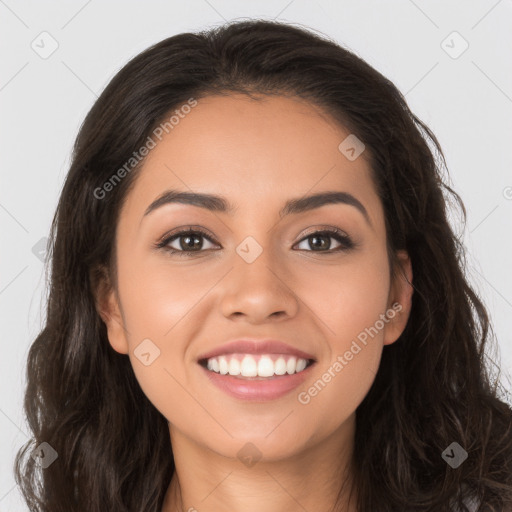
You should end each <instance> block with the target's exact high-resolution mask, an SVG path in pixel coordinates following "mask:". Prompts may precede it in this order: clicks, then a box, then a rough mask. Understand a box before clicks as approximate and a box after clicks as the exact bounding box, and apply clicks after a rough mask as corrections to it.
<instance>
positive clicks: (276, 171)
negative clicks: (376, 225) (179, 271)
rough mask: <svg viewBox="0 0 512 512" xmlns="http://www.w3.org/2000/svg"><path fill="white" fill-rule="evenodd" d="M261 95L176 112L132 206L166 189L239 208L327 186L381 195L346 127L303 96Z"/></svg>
mask: <svg viewBox="0 0 512 512" xmlns="http://www.w3.org/2000/svg"><path fill="white" fill-rule="evenodd" d="M260 98H261V99H257V100H255V99H252V98H249V97H248V96H246V95H232V96H209V97H205V98H201V99H200V100H198V102H197V105H196V106H195V107H192V108H190V109H187V111H188V113H187V114H183V113H182V114H181V116H179V117H175V118H174V124H173V125H172V128H171V127H170V125H168V126H167V131H168V133H165V132H164V134H163V136H161V140H158V139H155V142H156V145H155V147H154V148H153V149H152V150H151V151H150V152H149V154H148V156H147V157H146V160H145V162H144V164H143V166H142V168H141V170H140V171H139V172H140V175H139V176H138V177H137V180H136V183H135V186H134V189H133V190H132V192H131V194H130V196H131V197H129V198H128V201H127V203H129V204H131V207H130V210H133V209H134V208H132V207H135V206H136V209H137V210H138V214H139V216H142V215H143V213H144V210H145V208H147V206H148V205H149V203H150V202H151V201H153V200H154V199H155V197H156V196H158V195H160V194H161V193H162V192H163V191H164V190H165V189H181V190H184V191H194V192H203V193H213V194H217V195H223V196H225V197H227V198H228V199H229V202H230V203H232V204H233V205H234V206H236V207H237V210H238V209H239V208H243V209H248V210H251V209H254V210H255V211H257V210H258V209H260V210H261V206H262V201H263V200H264V202H265V204H267V205H268V207H269V208H270V207H271V205H272V204H275V205H276V207H281V206H282V203H284V202H285V201H286V199H288V198H290V197H300V196H304V195H307V194H310V193H314V192H319V191H325V190H339V191H344V192H347V193H350V194H354V195H358V197H359V199H360V200H361V201H365V202H367V203H372V202H375V201H376V200H377V201H378V198H377V196H376V192H375V187H374V184H373V181H372V179H371V175H370V167H369V165H368V163H367V161H366V159H365V158H364V156H365V155H364V153H363V154H362V155H361V156H360V157H359V158H357V159H356V160H353V161H350V160H349V159H347V157H346V156H345V155H344V154H343V153H342V152H341V151H340V149H339V145H340V143H342V141H344V140H345V139H346V138H347V137H348V136H349V135H350V133H349V132H348V131H347V130H346V129H345V128H344V127H343V126H341V125H339V124H338V123H337V122H336V121H334V120H333V119H332V118H331V117H330V116H328V115H327V114H326V113H325V112H324V111H322V110H321V109H320V108H319V107H317V106H315V105H312V104H311V103H309V102H306V101H305V100H302V99H299V98H294V97H293V98H292V97H283V96H265V97H260ZM176 110H178V112H179V106H178V107H176V108H175V109H174V111H176ZM171 115H172V112H171V113H170V114H169V117H170V116H171ZM176 120H177V121H178V122H176ZM153 138H154V137H153ZM133 203H138V204H137V205H135V204H133ZM127 206H128V205H127ZM369 210H371V205H370V206H369ZM369 213H370V216H371V217H372V216H374V215H375V214H376V213H375V212H373V214H372V212H371V211H370V212H369Z"/></svg>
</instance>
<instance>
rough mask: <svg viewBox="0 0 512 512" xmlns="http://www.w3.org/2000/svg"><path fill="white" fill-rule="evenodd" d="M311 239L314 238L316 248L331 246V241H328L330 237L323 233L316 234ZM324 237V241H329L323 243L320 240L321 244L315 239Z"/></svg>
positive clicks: (313, 244)
mask: <svg viewBox="0 0 512 512" xmlns="http://www.w3.org/2000/svg"><path fill="white" fill-rule="evenodd" d="M311 239H312V240H313V243H312V246H314V247H316V248H320V249H322V248H327V249H328V248H329V245H330V243H329V241H328V237H326V236H325V235H321V236H318V235H314V236H313V237H312V238H311ZM322 239H323V240H324V242H325V241H327V242H326V243H321V242H320V244H318V243H316V242H315V241H318V240H322Z"/></svg>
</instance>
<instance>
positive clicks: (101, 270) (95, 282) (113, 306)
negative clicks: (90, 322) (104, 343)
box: [91, 266, 128, 354]
mask: <svg viewBox="0 0 512 512" xmlns="http://www.w3.org/2000/svg"><path fill="white" fill-rule="evenodd" d="M91 285H92V290H93V294H94V300H95V304H96V311H97V312H98V314H99V315H100V317H101V319H102V320H103V322H104V323H105V325H106V327H107V335H108V341H109V343H110V345H111V346H112V348H113V349H114V350H115V351H116V352H119V353H120V354H128V340H127V336H126V328H125V327H124V319H123V315H122V312H121V307H120V305H119V299H118V296H117V292H116V290H115V289H114V287H113V286H112V283H111V279H110V273H109V271H108V269H107V268H106V267H104V266H101V267H98V268H96V269H94V270H93V271H92V272H91Z"/></svg>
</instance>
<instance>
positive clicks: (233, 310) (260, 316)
mask: <svg viewBox="0 0 512 512" xmlns="http://www.w3.org/2000/svg"><path fill="white" fill-rule="evenodd" d="M290 280H291V276H290V273H289V272H286V269H284V268H283V267H282V266H280V265H278V264H277V263H276V260H275V258H272V255H271V254H270V251H265V250H264V251H263V252H262V253H261V255H260V256H259V257H258V258H257V259H256V260H255V261H253V262H252V263H247V262H246V261H244V260H243V259H242V258H236V259H235V262H234V267H233V269H232V270H231V272H230V273H229V275H228V276H226V279H225V280H224V283H223V286H224V290H223V296H222V301H221V309H222V314H223V315H224V316H225V317H226V318H228V319H232V320H233V319H235V318H239V319H240V320H242V319H243V320H244V321H246V322H248V323H251V324H258V323H262V322H266V321H268V320H269V319H275V320H279V321H283V320H285V319H289V318H292V317H294V316H295V315H296V314H297V311H298V307H299V303H298V297H297V296H296V294H295V293H294V291H293V283H292V282H290Z"/></svg>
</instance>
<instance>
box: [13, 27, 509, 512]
mask: <svg viewBox="0 0 512 512" xmlns="http://www.w3.org/2000/svg"><path fill="white" fill-rule="evenodd" d="M233 93H243V94H247V95H249V96H250V97H256V96H258V95H260V96H261V95H288V96H295V97H300V98H303V99H306V100H308V101H309V102H310V103H311V104H314V105H315V106H317V107H319V108H320V109H323V111H324V112H326V113H327V114H328V115H329V116H331V118H332V119H334V120H336V121H337V122H338V123H339V124H340V125H341V126H343V127H345V128H346V129H348V130H350V133H353V134H355V135H356V136H357V137H358V138H359V139H360V140H362V141H363V142H364V144H365V146H366V154H367V155H369V161H370V164H371V165H370V167H371V171H372V173H373V179H374V181H375V184H376V186H377V189H378V192H379V196H380V199H381V201H382V204H383V207H384V212H385V224H386V232H387V243H388V251H389V255H390V261H391V262H393V260H394V255H395V253H396V251H398V250H401V249H405V250H406V251H407V252H408V253H409V255H410V257H411V261H412V267H413V273H414V283H413V285H414V294H413V300H412V310H411V313H410V317H409V321H408V323H407V326H406V328H405V330H404V332H403V334H402V335H401V337H400V338H399V339H398V341H397V342H395V343H394V344H392V345H389V346H386V347H384V351H383V354H382V358H381V364H380V368H379V370H378V373H377V375H376V378H375V382H374V383H373V386H372V387H371V389H370V390H369V392H368V394H367V395H366V397H365V398H364V400H363V402H362V403H361V404H360V406H359V407H358V409H357V412H356V438H355V443H356V446H355V451H354V453H356V454H357V457H356V458H355V460H354V478H355V484H356V487H357V491H358V510H359V511H360V512H391V511H393V512H397V511H407V512H412V511H418V512H420V511H425V512H426V511H434V510H435V511H436V512H443V511H453V510H457V511H461V512H467V511H468V510H470V509H469V508H468V503H469V501H468V500H474V503H476V505H475V506H478V510H481V511H484V510H485V511H496V512H497V511H502V512H503V511H505V510H511V509H512V410H511V407H510V404H508V403H507V399H506V398H505V396H506V395H505V393H506V390H504V389H503V387H502V385H501V384H500V383H499V375H498V376H496V377H495V378H494V379H493V375H492V372H491V367H492V366H493V365H494V366H495V367H497V366H498V365H496V363H493V361H492V359H490V358H489V357H488V356H487V355H486V351H485V347H486V343H488V342H489V341H490V340H491V341H494V338H495V336H494V334H493V331H492V327H491V325H490V321H489V318H488V314H487V312H486V309H485V307H484V305H483V303H482V302H481V300H480V299H479V297H478V296H477V294H476V292H475V291H474V290H473V289H472V287H471V286H470V284H469V283H468V281H467V277H466V269H467V265H466V256H465V252H464V251H465V249H464V246H463V245H462V243H461V242H460V240H459V238H458V236H457V235H456V234H455V233H454V231H453V230H452V228H451V226H450V223H449V221H448V206H450V205H453V206H454V207H457V208H458V211H459V212H460V213H461V214H462V218H463V221H464V223H465V221H466V211H465V208H464V204H463V202H462V200H461V199H460V197H459V196H458V195H457V193H456V192H454V191H453V190H452V189H451V188H450V186H449V185H448V184H447V180H448V177H447V176H448V175H447V171H446V162H445V158H444V155H443V153H442V150H441V148H440V145H439V143H438V141H437V139H436V137H435V136H434V134H433V133H432V132H431V131H430V129H429V128H428V127H427V126H426V125H425V124H424V123H423V122H422V121H421V120H419V119H418V118H417V117H416V116H415V115H414V114H413V113H412V112H411V111H410V109H409V108H408V106H407V103H406V101H405V99H404V96H403V95H402V94H401V93H400V92H399V91H398V89H397V88H396V87H395V86H394V85H393V84H392V83H391V82H390V81H389V80H388V79H386V78H385V77H384V76H382V75H381V74H380V73H379V72H378V71H376V70H375V69H374V68H372V67H371V66H370V65H369V64H368V63H366V62H365V61H364V60H362V59H361V58H359V57H358V56H357V55H355V54H354V53H353V52H351V51H349V50H347V49H346V48H344V47H342V46H340V45H339V44H337V43H336V42H335V41H332V40H330V39H329V38H328V37H325V36H323V35H319V34H317V33H314V32H313V31H311V30H307V29H305V28H303V27H301V26H293V25H289V24H285V23H279V22H271V21H264V20H252V21H238V22H232V23H228V24H225V25H223V26H220V27H215V28H212V29H210V30H205V31H202V32H198V33H183V34H178V35H175V36H173V37H169V38H167V39H165V40H163V41H161V42H159V43H157V44H155V45H153V46H151V47H150V48H148V49H146V50H145V51H143V52H142V53H140V54H139V55H137V56H136V57H134V58H133V59H132V60H130V61H129V62H128V63H127V64H126V65H125V66H124V67H122V69H121V70H120V71H119V72H118V73H117V74H116V75H115V76H114V78H113V79H112V80H111V81H110V83H109V84H108V85H107V87H106V88H105V89H104V91H103V93H102V94H101V96H100V97H99V98H98V99H97V101H96V102H95V104H94V105H93V107H92V108H91V110H90V111H89V113H88V114H87V116H86V118H85V120H84V122H83V124H82V125H81V127H80V130H79V133H78V135H77V138H76V141H75V144H74V147H73V156H72V163H71V166H70V169H69V172H68V174H67V176H66V179H65V182H64V185H63V189H62V192H61V195H60V199H59V202H58V206H57V210H56V213H55V216H54V218H53V222H52V226H51V230H50V238H49V244H48V254H49V256H50V259H49V261H51V267H49V269H47V273H48V275H47V279H48V283H47V285H48V286H49V295H48V298H47V309H46V318H45V323H44V327H43V328H42V330H41V332H40V334H39V335H38V336H37V338H36V339H35V340H34V341H33V343H32V345H31V347H30V350H29V354H28V361H27V387H26V390H25V398H24V411H25V413H26V416H27V420H28V424H29V426H30V429H31V432H32V433H33V437H32V439H31V440H30V441H29V442H27V443H26V444H25V445H24V446H23V447H21V448H20V450H19V451H18V453H17V456H16V461H15V467H14V471H15V476H16V482H17V483H18V485H19V486H20V488H21V490H22V493H23V496H24V499H25V501H26V502H27V504H28V505H29V507H30V510H31V511H38V512H64V511H66V512H81V511H86V510H87V511H88V512H99V511H105V510H109V511H112V512H133V511H145V512H160V511H161V507H162V504H163V500H164V495H165V492H166V490H167V487H168V485H169V483H170V480H171V477H172V475H173V472H174V470H175V467H174V462H173V457H172V447H171V443H170V437H169V429H168V425H167V420H166V418H164V416H163V415H162V414H161V413H160V412H159V411H157V410H156V408H155V407H154V406H153V405H152V403H151V402H150V401H149V400H148V398H147V397H146V396H145V394H144V393H143V392H142V390H141V388H140V386H139V384H138V382H137V379H136V378H135V375H134V372H133V370H132V367H131V364H130V361H129V358H128V356H127V355H124V354H119V353H117V352H115V351H114V350H113V349H112V347H111V346H110V344H109V342H108V338H107V331H106V326H105V324H104V323H103V321H102V320H101V318H100V316H99V314H98V309H97V305H96V303H95V297H96V295H95V292H96V290H97V289H98V288H97V287H98V286H100V284H101V282H103V281H102V280H103V278H104V277H105V275H104V274H103V273H102V270H101V269H103V268H106V269H107V270H108V273H109V274H110V275H111V276H112V275H113V276H115V273H116V269H115V230H116V225H117V222H118V218H119V212H120V208H121V205H122V203H123V201H124V199H125V198H126V196H127V193H128V191H129V190H130V187H131V185H132V184H133V183H134V179H135V177H136V176H137V173H138V171H139V170H140V167H141V164H142V163H143V162H144V160H143V159H142V160H141V161H140V162H139V163H138V164H137V165H134V167H133V169H130V170H129V171H127V172H126V173H125V174H126V175H123V177H122V179H120V180H118V181H116V182H115V183H113V182H112V177H113V175H114V174H115V172H116V170H118V169H120V168H121V167H122V166H123V165H124V164H125V163H126V162H127V161H128V160H129V159H130V158H131V157H132V155H133V154H134V152H136V151H137V150H139V148H141V147H142V146H143V145H144V144H145V142H146V141H147V138H148V136H150V134H151V133H152V132H153V131H154V129H155V127H157V126H158V125H159V124H160V123H161V122H162V120H164V119H166V118H168V116H169V113H170V112H172V111H173V109H176V108H177V107H179V106H180V105H183V104H185V103H186V102H187V100H189V99H190V98H194V99H196V100H198V99H200V98H201V97H205V96H210V95H230V94H233ZM118 176H119V173H118ZM109 180H110V181H109ZM107 182H110V183H111V186H110V188H109V193H108V195H106V197H101V195H100V194H99V192H98V191H99V190H100V189H101V190H105V183H107ZM391 268H393V266H391ZM113 282H116V279H114V280H113ZM43 442H46V443H48V444H49V445H50V446H51V447H52V448H53V449H54V450H55V451H56V452H57V454H58V458H57V459H56V461H55V462H53V463H52V464H51V465H49V466H48V467H43V465H42V464H41V460H37V457H31V456H29V454H32V453H33V450H34V448H35V447H37V446H39V445H40V444H41V443H43ZM452 442H457V443H458V444H459V445H460V446H461V447H463V448H464V449H465V450H466V451H467V452H468V458H467V460H466V461H465V462H464V463H463V464H462V465H460V466H459V467H458V468H457V469H454V468H452V467H450V465H448V464H447V463H446V462H445V460H443V457H442V452H443V451H444V450H445V449H446V448H447V447H448V446H449V445H450V444H451V443H452ZM340 485H341V483H340Z"/></svg>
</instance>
